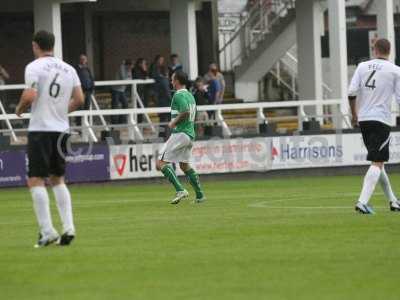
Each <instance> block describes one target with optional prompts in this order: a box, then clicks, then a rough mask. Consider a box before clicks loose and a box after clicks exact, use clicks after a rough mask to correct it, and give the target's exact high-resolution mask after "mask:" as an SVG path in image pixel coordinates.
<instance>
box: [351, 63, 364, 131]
mask: <svg viewBox="0 0 400 300" xmlns="http://www.w3.org/2000/svg"><path fill="white" fill-rule="evenodd" d="M360 88H361V77H360V66H358V67H357V69H356V71H355V72H354V75H353V78H352V79H351V83H350V86H349V93H348V94H349V105H350V111H351V117H352V118H351V125H352V126H353V127H358V116H357V108H356V100H357V94H358V92H359V91H360Z"/></svg>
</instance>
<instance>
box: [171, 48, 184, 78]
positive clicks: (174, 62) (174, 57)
mask: <svg viewBox="0 0 400 300" xmlns="http://www.w3.org/2000/svg"><path fill="white" fill-rule="evenodd" d="M168 69H169V78H172V74H174V73H175V72H176V71H178V70H181V71H182V69H183V66H182V64H181V63H180V61H179V55H178V54H171V56H170V65H169V67H168Z"/></svg>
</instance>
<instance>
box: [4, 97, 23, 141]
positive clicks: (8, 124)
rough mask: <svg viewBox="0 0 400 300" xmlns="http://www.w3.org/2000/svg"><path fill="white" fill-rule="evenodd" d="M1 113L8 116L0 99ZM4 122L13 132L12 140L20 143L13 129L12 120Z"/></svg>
mask: <svg viewBox="0 0 400 300" xmlns="http://www.w3.org/2000/svg"><path fill="white" fill-rule="evenodd" d="M0 112H1V114H2V115H5V116H7V112H6V110H5V109H4V106H3V102H2V101H1V99H0ZM4 121H5V122H6V125H7V127H8V129H9V130H10V131H11V137H12V139H13V140H14V142H18V141H19V140H18V137H17V135H16V134H15V131H14V128H13V127H12V125H11V122H10V120H9V119H5V120H4Z"/></svg>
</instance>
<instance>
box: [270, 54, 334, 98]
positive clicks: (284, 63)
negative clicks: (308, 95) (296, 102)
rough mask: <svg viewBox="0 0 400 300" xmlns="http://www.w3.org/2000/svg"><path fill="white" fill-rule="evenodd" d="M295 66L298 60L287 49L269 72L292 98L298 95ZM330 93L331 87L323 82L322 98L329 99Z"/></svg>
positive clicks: (296, 69)
mask: <svg viewBox="0 0 400 300" xmlns="http://www.w3.org/2000/svg"><path fill="white" fill-rule="evenodd" d="M297 66H298V60H297V58H296V57H295V56H294V55H293V54H292V53H291V51H290V50H289V51H287V52H286V53H285V55H284V56H283V57H282V58H281V59H280V60H279V61H277V62H276V64H275V66H274V68H272V69H271V70H270V72H269V73H270V74H271V75H272V76H273V77H275V79H276V80H277V82H278V84H279V85H283V86H284V87H285V88H287V89H288V90H289V91H290V92H291V93H292V95H293V96H294V97H293V98H294V99H296V98H297V97H298V95H299V93H298V88H297V78H298V68H297ZM284 75H287V76H284ZM331 95H332V89H331V88H330V87H329V86H328V85H327V84H326V83H325V82H323V83H322V97H323V99H329V98H330V97H331Z"/></svg>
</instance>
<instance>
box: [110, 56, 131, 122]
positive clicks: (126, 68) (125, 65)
mask: <svg viewBox="0 0 400 300" xmlns="http://www.w3.org/2000/svg"><path fill="white" fill-rule="evenodd" d="M132 68H133V64H132V60H130V59H126V60H125V61H123V62H122V64H121V66H120V67H119V69H118V71H117V73H116V75H115V80H129V79H132ZM126 88H127V86H126V85H118V86H113V87H112V88H111V108H112V109H117V108H119V105H121V108H128V98H127V95H126ZM111 122H112V123H113V124H123V123H126V116H124V115H119V116H112V117H111Z"/></svg>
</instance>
